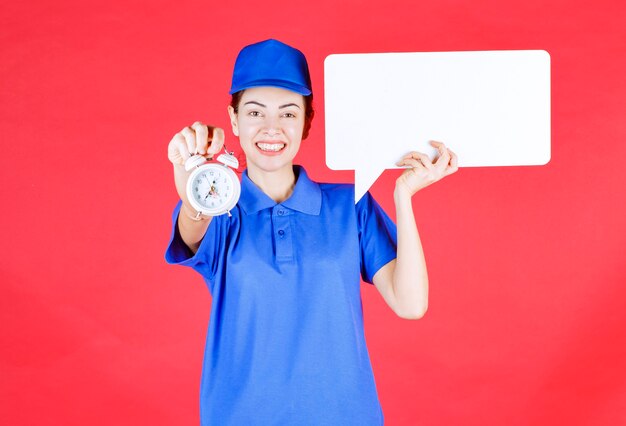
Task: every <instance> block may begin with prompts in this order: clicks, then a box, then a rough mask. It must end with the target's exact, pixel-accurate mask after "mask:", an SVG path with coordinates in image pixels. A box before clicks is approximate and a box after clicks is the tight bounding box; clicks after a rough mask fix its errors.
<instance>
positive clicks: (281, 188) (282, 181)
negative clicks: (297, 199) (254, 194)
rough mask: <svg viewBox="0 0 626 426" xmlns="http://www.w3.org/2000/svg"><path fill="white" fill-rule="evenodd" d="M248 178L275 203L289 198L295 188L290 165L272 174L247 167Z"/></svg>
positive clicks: (293, 175) (293, 174)
mask: <svg viewBox="0 0 626 426" xmlns="http://www.w3.org/2000/svg"><path fill="white" fill-rule="evenodd" d="M248 177H249V178H250V180H251V181H252V182H254V184H255V185H256V186H258V187H259V188H261V190H262V191H263V192H264V193H265V194H266V195H267V196H268V197H270V198H271V199H272V200H274V201H275V202H277V203H282V202H283V201H285V200H286V199H287V198H289V197H290V196H291V194H292V193H293V188H294V187H295V186H296V175H295V173H294V172H293V166H292V165H289V167H284V168H282V169H280V170H276V171H273V172H266V171H263V170H259V169H257V168H255V167H249V168H248Z"/></svg>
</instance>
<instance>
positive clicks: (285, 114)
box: [283, 112, 296, 118]
mask: <svg viewBox="0 0 626 426" xmlns="http://www.w3.org/2000/svg"><path fill="white" fill-rule="evenodd" d="M283 117H285V118H296V115H295V114H294V113H293V112H286V113H284V114H283Z"/></svg>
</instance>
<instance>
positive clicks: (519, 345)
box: [0, 0, 626, 425]
mask: <svg viewBox="0 0 626 426" xmlns="http://www.w3.org/2000/svg"><path fill="white" fill-rule="evenodd" d="M174 3H176V5H174ZM625 11H626V8H625V6H623V2H619V1H617V0H614V1H608V0H599V1H595V2H581V1H572V0H568V1H552V2H546V1H538V0H523V1H518V0H515V1H507V2H503V1H495V0H484V1H452V0H445V1H437V2H414V1H408V0H387V1H384V2H375V3H371V2H362V3H361V2H355V1H344V2H338V1H330V0H320V1H311V2H307V3H299V2H286V1H273V0H272V1H269V0H268V1H263V2H250V3H249V4H245V3H244V2H219V3H218V2H207V1H179V2H171V1H167V2H165V1H152V2H145V3H143V2H137V1H126V2H115V1H90V2H85V1H80V2H79V1H63V2H55V1H30V2H3V3H2V5H1V6H0V19H1V21H0V55H1V56H0V59H1V68H0V91H1V92H0V95H1V98H0V99H1V101H0V137H1V138H2V151H1V155H0V162H1V164H0V177H1V186H0V191H1V195H2V209H1V214H2V221H1V223H2V238H1V242H0V244H1V257H0V280H1V289H2V293H1V297H0V323H1V326H0V341H1V345H2V348H1V352H0V423H1V424H3V425H31V424H50V425H53V424H54V425H56V424H59V425H142V424H151V425H192V424H197V423H198V385H199V380H200V367H201V360H202V354H203V349H204V338H205V331H206V326H207V323H208V320H209V307H210V295H209V292H208V291H207V289H206V287H205V286H204V284H203V282H202V279H201V278H200V277H199V276H197V275H196V274H195V273H194V272H192V271H190V270H186V269H184V268H177V267H172V266H168V265H166V264H165V262H164V260H163V253H164V249H165V245H166V243H167V240H168V238H169V232H170V213H171V209H172V208H173V206H174V203H175V201H176V194H175V191H174V185H173V179H172V173H171V165H170V164H169V163H168V161H167V156H166V146H167V143H168V141H169V140H170V138H171V137H172V135H173V134H174V133H176V132H177V131H179V130H180V129H181V128H182V127H183V126H185V125H188V124H191V123H192V122H193V121H195V120H202V121H205V122H208V123H213V124H215V125H219V126H227V123H228V121H227V115H226V105H227V102H228V96H227V90H228V87H229V84H230V81H229V79H230V74H231V70H232V65H233V62H234V59H235V55H236V53H237V52H238V50H239V49H240V48H241V47H242V46H244V45H245V44H248V43H251V42H255V41H259V40H262V39H265V38H269V37H275V38H278V39H281V40H283V41H285V42H288V43H291V44H293V45H296V46H298V47H299V48H301V49H302V50H303V51H304V52H305V54H306V55H307V57H308V59H309V62H310V65H311V70H312V74H313V80H314V90H315V91H316V105H317V109H318V116H317V118H316V119H315V121H314V124H313V130H312V133H311V136H310V138H309V139H308V140H307V141H306V143H305V145H304V146H303V148H302V151H301V154H300V155H299V161H300V163H302V164H304V165H305V166H306V167H307V168H308V170H309V171H310V174H311V175H312V176H313V177H314V178H316V179H318V180H324V181H351V180H352V179H353V175H352V173H351V172H333V171H330V170H328V169H327V168H326V166H325V164H324V114H323V60H324V58H325V57H326V55H328V54H331V53H352V52H385V51H447V50H491V49H545V50H547V51H548V52H550V54H551V57H552V124H553V127H552V143H553V147H552V161H551V162H550V163H549V164H548V165H547V166H543V167H514V168H477V169H462V170H460V171H459V173H457V174H456V175H454V176H452V177H449V178H447V179H446V180H445V181H443V182H440V183H438V184H437V185H435V186H433V187H430V188H427V189H426V190H424V191H423V192H420V193H418V194H417V195H416V196H415V198H414V205H415V208H416V211H417V222H418V227H419V229H420V232H421V235H422V239H423V243H424V246H425V250H426V253H427V260H428V266H429V273H430V278H431V283H430V306H429V311H428V313H427V314H426V316H425V317H424V318H423V319H422V320H420V321H406V320H401V319H399V318H397V317H395V316H394V314H393V313H392V312H391V311H390V309H389V308H388V307H387V306H386V305H385V303H384V301H383V300H382V298H381V297H380V295H379V294H378V292H377V291H376V290H375V288H374V287H371V286H365V285H364V286H363V298H364V310H365V316H366V334H367V339H368V344H369V349H370V354H371V358H372V362H373V366H374V372H375V375H376V378H377V385H378V390H379V395H380V398H381V402H382V404H383V409H384V412H385V416H386V420H387V424H389V425H418V424H419V425H485V424H487V425H555V424H567V425H615V424H626V423H625V422H626V338H625V336H624V335H625V331H624V330H625V326H626V311H625V310H624V305H625V300H626V289H625V286H624V284H626V262H624V258H625V256H624V245H625V244H626V197H625V191H624V182H625V181H626V170H625V169H624V166H623V164H624V158H626V124H625V123H626V120H625V118H626V84H625V83H624V81H625V79H624V75H626V73H625V71H626V67H625V64H626V60H625V59H624V57H625V54H626V25H625V22H626V13H625ZM372 131H380V132H381V133H382V134H384V129H380V128H378V127H377V123H376V121H375V119H374V118H373V119H372ZM227 135H228V136H227V144H228V143H229V142H228V141H231V142H230V145H229V147H232V148H234V147H235V146H236V142H235V141H234V138H233V137H232V135H231V134H230V131H229V132H228V133H227ZM382 144H384V141H382ZM383 148H384V147H383V146H382V145H381V149H383ZM396 173H397V171H387V172H385V174H384V175H383V176H382V177H381V178H380V179H379V181H378V182H377V183H376V184H375V186H374V187H373V193H374V195H375V196H376V197H377V198H378V199H379V201H380V202H381V204H383V206H384V207H385V209H386V210H387V211H388V212H389V213H390V214H393V203H392V199H391V192H392V189H393V181H394V178H395V176H396Z"/></svg>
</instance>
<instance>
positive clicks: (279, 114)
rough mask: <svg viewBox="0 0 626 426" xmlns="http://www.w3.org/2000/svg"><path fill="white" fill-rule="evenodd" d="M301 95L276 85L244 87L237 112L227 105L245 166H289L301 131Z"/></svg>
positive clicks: (273, 168)
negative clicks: (244, 156)
mask: <svg viewBox="0 0 626 426" xmlns="http://www.w3.org/2000/svg"><path fill="white" fill-rule="evenodd" d="M304 108H305V106H304V97H303V96H302V95H300V94H298V93H295V92H292V91H289V90H285V89H280V88H277V87H254V88H250V89H246V90H245V91H244V93H243V95H242V96H241V100H240V101H239V108H238V112H237V113H235V111H234V109H233V108H232V107H230V106H229V107H228V113H229V115H230V121H231V125H232V128H233V133H234V134H235V135H236V136H238V137H239V142H240V143H241V148H242V149H243V151H244V153H245V154H246V160H247V164H248V168H256V169H259V171H261V170H262V171H266V172H274V171H279V170H282V169H283V168H286V167H289V168H291V166H292V164H293V159H294V157H295V156H296V154H297V153H298V149H300V142H301V141H302V131H303V130H304V116H305V110H304Z"/></svg>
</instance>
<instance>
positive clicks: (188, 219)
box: [167, 121, 224, 253]
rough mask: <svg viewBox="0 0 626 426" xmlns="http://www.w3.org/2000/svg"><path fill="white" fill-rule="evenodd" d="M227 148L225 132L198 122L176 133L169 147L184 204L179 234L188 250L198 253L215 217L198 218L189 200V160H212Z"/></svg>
mask: <svg viewBox="0 0 626 426" xmlns="http://www.w3.org/2000/svg"><path fill="white" fill-rule="evenodd" d="M223 146H224V131H223V130H222V129H220V128H219V127H211V126H207V125H206V124H203V123H201V122H199V121H196V122H195V123H194V124H192V125H191V126H190V127H185V128H184V129H183V130H181V131H180V132H178V133H176V134H175V135H174V137H173V138H172V140H171V141H170V143H169V145H168V147H167V156H168V158H169V160H170V161H171V162H172V164H173V165H174V183H175V184H176V191H177V192H178V196H179V197H180V199H181V201H182V205H181V207H180V213H179V215H178V221H177V225H178V232H179V233H180V236H181V238H182V240H183V241H184V242H185V244H186V245H187V247H189V249H190V250H191V251H192V252H193V253H196V252H197V251H198V247H200V242H201V241H202V238H204V234H206V231H207V229H208V227H209V224H210V223H211V216H204V215H198V214H197V212H196V211H195V210H194V209H193V207H191V204H190V203H189V200H188V199H187V190H186V187H187V180H188V179H189V174H190V172H187V171H186V170H185V160H187V159H188V158H189V157H190V156H191V155H194V154H196V153H197V154H200V155H205V156H207V157H209V158H211V157H212V156H213V155H214V154H217V153H218V152H220V151H221V150H222V147H223Z"/></svg>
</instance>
